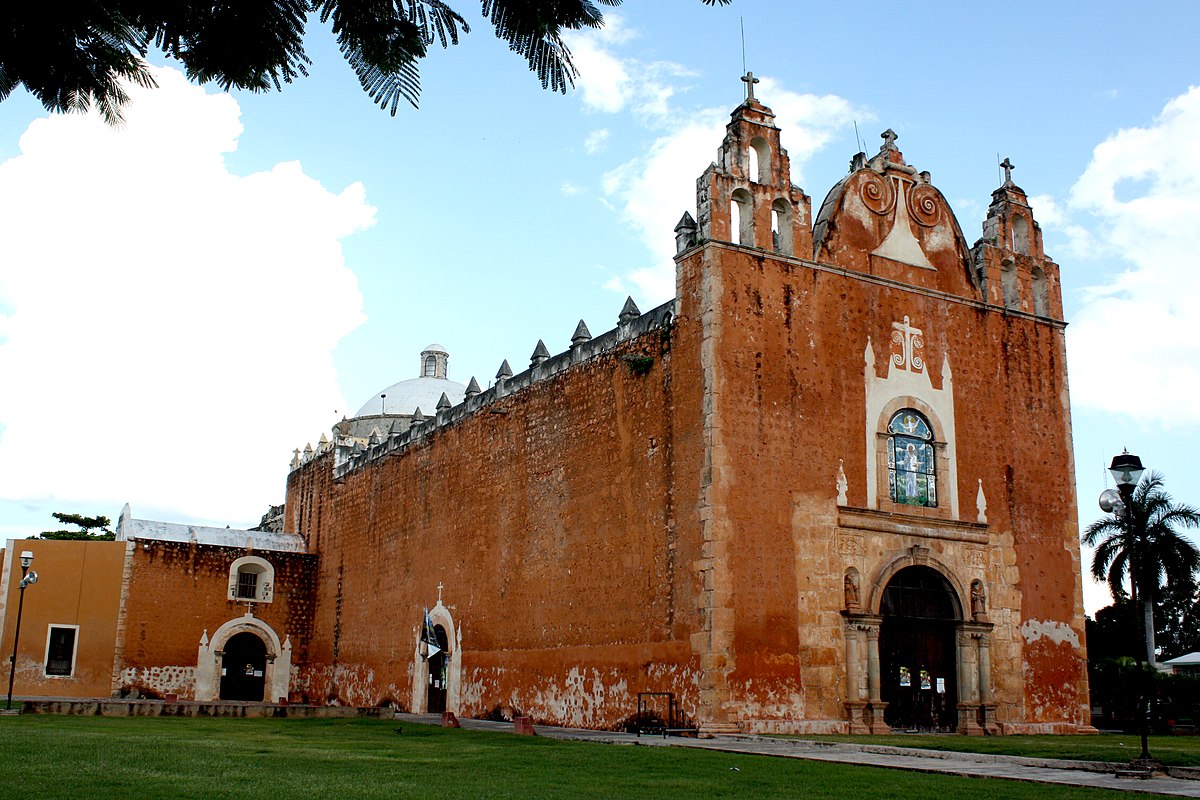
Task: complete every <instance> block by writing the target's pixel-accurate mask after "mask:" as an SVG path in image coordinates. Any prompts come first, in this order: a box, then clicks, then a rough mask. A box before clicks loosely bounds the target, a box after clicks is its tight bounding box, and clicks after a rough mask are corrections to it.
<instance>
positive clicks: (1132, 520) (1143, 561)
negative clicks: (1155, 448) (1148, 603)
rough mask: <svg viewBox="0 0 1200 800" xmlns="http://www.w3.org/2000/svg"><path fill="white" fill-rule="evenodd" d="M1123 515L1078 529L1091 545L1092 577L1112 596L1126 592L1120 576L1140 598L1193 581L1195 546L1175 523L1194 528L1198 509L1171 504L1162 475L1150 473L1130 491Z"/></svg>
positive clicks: (1199, 519) (1197, 561)
mask: <svg viewBox="0 0 1200 800" xmlns="http://www.w3.org/2000/svg"><path fill="white" fill-rule="evenodd" d="M1127 511H1128V513H1127V514H1126V515H1124V516H1119V515H1117V514H1109V515H1108V516H1106V517H1104V518H1102V519H1099V520H1096V521H1095V522H1093V523H1092V524H1091V525H1089V526H1088V527H1087V529H1086V530H1084V532H1083V543H1084V544H1086V545H1088V546H1089V547H1094V548H1095V554H1094V555H1093V556H1092V576H1093V577H1094V578H1095V579H1096V580H1102V581H1107V582H1108V588H1109V591H1111V592H1112V596H1113V599H1114V600H1123V599H1125V598H1126V597H1128V593H1127V592H1126V591H1125V580H1126V578H1128V579H1129V580H1130V585H1131V587H1132V588H1133V591H1134V593H1135V595H1134V596H1135V598H1136V597H1137V595H1138V594H1139V593H1140V594H1141V596H1142V597H1143V598H1144V599H1146V600H1155V599H1158V598H1159V592H1160V589H1161V587H1162V586H1163V581H1164V579H1165V580H1166V583H1167V585H1175V586H1185V587H1186V586H1192V587H1194V586H1195V575H1196V569H1197V568H1198V567H1200V551H1198V550H1197V549H1196V545H1195V544H1193V543H1192V542H1191V540H1189V539H1188V538H1187V537H1185V536H1182V535H1181V534H1180V533H1179V530H1178V529H1179V528H1198V527H1200V511H1197V510H1196V509H1195V508H1194V507H1192V506H1189V505H1184V504H1182V503H1181V504H1178V505H1176V504H1175V503H1174V502H1173V501H1172V499H1171V495H1169V494H1168V493H1167V491H1166V490H1165V489H1164V488H1163V476H1162V474H1161V473H1158V472H1151V473H1149V475H1148V476H1147V477H1146V478H1145V479H1144V480H1142V482H1141V483H1139V484H1138V486H1137V488H1136V489H1134V492H1133V501H1132V503H1131V504H1130V507H1129V509H1128V510H1127Z"/></svg>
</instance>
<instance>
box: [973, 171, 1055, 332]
mask: <svg viewBox="0 0 1200 800" xmlns="http://www.w3.org/2000/svg"><path fill="white" fill-rule="evenodd" d="M1014 166H1015V165H1014V164H1012V162H1010V161H1009V160H1008V159H1007V158H1006V159H1004V161H1003V163H1001V164H1000V167H1001V168H1002V169H1003V170H1004V183H1003V184H1001V186H1000V188H999V189H996V191H994V192H992V202H991V205H990V206H988V213H987V219H985V220H984V222H983V238H981V239H980V240H979V241H978V242H976V243H975V246H974V247H973V248H972V254H973V256H974V260H975V269H976V270H977V272H978V275H979V279H980V281H981V282H982V284H983V292H984V299H985V300H986V301H987V302H988V303H990V304H992V305H997V306H1004V308H1006V309H1008V310H1010V311H1024V312H1026V313H1030V314H1034V315H1036V316H1039V317H1048V318H1051V319H1056V320H1061V319H1062V318H1063V308H1062V286H1061V284H1060V283H1059V271H1058V265H1057V264H1055V263H1054V262H1053V261H1051V260H1050V259H1049V258H1047V257H1046V254H1045V251H1044V250H1043V249H1042V227H1041V226H1040V225H1038V223H1037V221H1036V220H1035V219H1034V218H1033V209H1032V208H1030V207H1029V198H1028V197H1027V196H1026V195H1025V190H1024V189H1022V188H1021V187H1020V186H1017V185H1016V184H1015V183H1013V180H1012V171H1013V168H1014Z"/></svg>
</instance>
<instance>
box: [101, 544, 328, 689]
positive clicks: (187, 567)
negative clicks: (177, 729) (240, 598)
mask: <svg viewBox="0 0 1200 800" xmlns="http://www.w3.org/2000/svg"><path fill="white" fill-rule="evenodd" d="M134 544H135V546H134V547H133V549H132V551H131V560H130V574H129V596H128V598H127V600H126V612H125V620H124V631H123V637H122V640H123V641H122V645H121V648H120V652H119V653H118V666H119V672H118V686H117V689H118V690H120V691H129V690H133V689H136V690H137V691H138V692H139V693H140V694H142V695H148V696H161V695H163V694H165V693H167V692H173V693H176V694H178V695H179V696H180V697H184V698H192V697H193V691H194V680H195V672H196V666H197V648H198V647H199V645H200V640H201V637H203V636H205V635H206V634H207V635H208V636H212V635H213V634H214V633H215V632H216V630H217V629H218V628H219V627H220V626H221V625H223V624H225V623H226V622H229V621H230V620H234V619H237V618H239V617H241V616H243V615H244V614H245V613H246V610H247V604H246V603H245V602H235V601H232V600H229V599H228V586H229V571H230V566H231V565H232V564H233V562H234V560H236V559H237V558H239V557H241V556H244V555H248V554H251V551H249V550H247V549H241V548H231V547H216V546H210V545H202V544H195V543H188V542H167V541H156V540H143V541H138V542H135V543H134ZM252 554H253V555H256V556H259V557H261V558H264V559H265V560H266V561H268V562H270V564H271V565H272V567H273V568H274V570H275V573H274V575H275V594H274V599H273V601H272V602H270V603H255V604H254V615H255V617H256V618H258V619H259V620H261V621H262V622H263V623H265V624H266V625H267V626H269V627H270V628H271V629H272V630H273V631H274V632H275V634H276V636H277V637H278V638H279V640H280V642H281V643H282V642H283V641H285V640H286V639H287V638H288V637H289V636H290V637H291V643H292V647H293V654H292V660H293V663H296V662H297V661H300V662H302V661H304V659H305V658H306V655H307V649H308V645H309V640H308V631H309V629H310V627H311V617H312V574H313V564H314V562H315V560H316V559H315V557H314V556H312V555H307V554H300V553H280V552H272V551H254V552H253V553H252ZM272 699H274V698H272ZM297 699H299V698H297Z"/></svg>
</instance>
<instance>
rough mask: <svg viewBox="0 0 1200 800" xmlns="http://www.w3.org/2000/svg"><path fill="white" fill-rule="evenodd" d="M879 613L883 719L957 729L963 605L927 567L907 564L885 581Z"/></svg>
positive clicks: (908, 726)
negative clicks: (959, 639) (960, 625)
mask: <svg viewBox="0 0 1200 800" xmlns="http://www.w3.org/2000/svg"><path fill="white" fill-rule="evenodd" d="M879 614H880V616H881V617H882V618H883V621H882V624H881V626H880V635H879V657H880V691H881V694H882V699H883V700H884V702H886V703H887V709H886V711H885V713H884V721H885V722H887V724H888V725H889V726H891V727H892V728H893V729H899V730H923V731H954V730H956V729H957V727H958V679H957V675H958V647H957V629H958V627H959V624H960V623H961V621H962V606H961V604H960V602H959V599H958V594H957V593H956V592H955V590H954V587H952V586H951V585H950V582H949V581H947V580H946V578H945V577H943V576H942V575H941V574H940V573H939V572H938V571H937V570H935V569H932V568H931V567H927V566H911V567H906V568H904V569H902V570H900V571H899V572H897V573H896V574H895V575H893V576H892V579H891V580H890V581H889V582H888V584H887V588H886V589H884V592H883V597H882V601H881V603H880V608H879Z"/></svg>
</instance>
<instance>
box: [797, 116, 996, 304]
mask: <svg viewBox="0 0 1200 800" xmlns="http://www.w3.org/2000/svg"><path fill="white" fill-rule="evenodd" d="M882 137H883V140H884V144H883V146H882V147H881V148H880V149H879V153H878V154H877V155H876V156H875V157H874V158H871V159H869V160H868V159H867V157H866V155H865V154H864V153H859V154H857V155H856V156H855V157H854V159H853V161H851V164H850V169H851V171H850V174H849V175H847V176H846V177H845V178H843V179H842V180H841V181H840V182H839V183H838V184H837V185H836V186H834V187H833V189H832V190H831V191H830V192H829V195H828V196H827V197H826V198H825V202H824V203H823V204H822V206H821V210H820V212H819V213H818V215H817V222H816V225H815V228H814V231H813V236H814V240H813V243H814V251H815V257H816V260H817V261H821V262H824V263H829V264H834V265H836V266H840V267H845V268H847V269H853V270H856V271H859V272H867V273H870V274H875V275H882V276H885V277H888V278H893V279H895V280H900V281H904V282H905V283H911V284H915V285H920V286H925V287H927V288H931V289H939V290H941V291H945V292H950V293H953V294H958V295H962V296H966V297H973V298H979V297H980V290H979V287H978V286H977V282H976V280H975V278H974V277H973V275H974V273H973V271H972V269H971V259H970V253H969V251H968V249H967V246H966V240H965V239H964V238H963V235H962V230H961V229H960V228H959V226H958V220H957V219H956V218H955V216H954V212H953V211H951V209H950V206H949V204H948V203H947V202H946V199H945V197H943V196H942V193H941V192H940V191H938V190H937V188H935V187H934V186H933V185H932V183H930V176H929V173H928V172H918V171H917V169H916V168H915V167H912V166H909V165H908V164H906V163H905V161H904V155H903V154H902V153H901V152H900V150H899V149H898V148H897V147H896V139H897V138H898V137H897V136H896V134H895V133H894V132H893V131H891V130H887V131H885V132H884V133H883V134H882Z"/></svg>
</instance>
